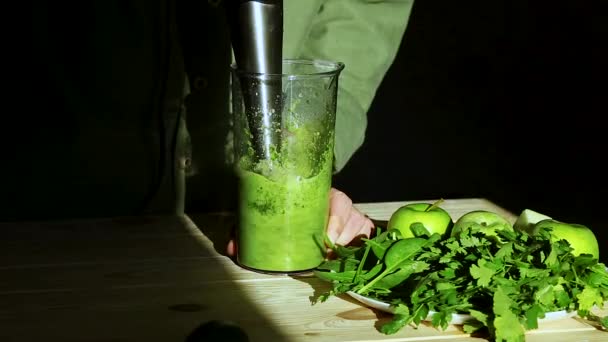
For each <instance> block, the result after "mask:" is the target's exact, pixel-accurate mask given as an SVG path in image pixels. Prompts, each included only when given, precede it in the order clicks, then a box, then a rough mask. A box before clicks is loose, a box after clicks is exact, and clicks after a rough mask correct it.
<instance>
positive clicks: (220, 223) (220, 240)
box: [188, 212, 236, 256]
mask: <svg viewBox="0 0 608 342" xmlns="http://www.w3.org/2000/svg"><path fill="white" fill-rule="evenodd" d="M188 216H189V217H190V219H191V220H192V222H194V224H195V225H196V227H197V228H198V229H199V230H200V231H201V232H202V233H203V235H205V236H206V237H207V238H208V239H209V240H210V241H211V242H212V243H213V248H214V249H215V251H216V252H217V253H218V254H220V255H224V256H227V253H226V247H227V246H228V242H229V241H230V239H232V238H234V233H235V229H236V216H235V215H234V214H233V213H230V212H222V213H212V214H190V215H188Z"/></svg>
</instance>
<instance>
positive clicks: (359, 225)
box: [335, 208, 373, 246]
mask: <svg viewBox="0 0 608 342" xmlns="http://www.w3.org/2000/svg"><path fill="white" fill-rule="evenodd" d="M372 227H373V224H372V222H371V220H370V219H368V218H367V217H365V215H363V214H362V213H361V212H359V211H358V210H357V209H355V208H353V209H352V210H351V213H350V217H349V219H348V221H347V222H346V224H345V225H344V228H343V229H342V232H341V234H340V236H339V237H338V239H337V240H336V242H335V243H336V244H338V245H342V246H345V245H348V244H349V243H351V242H352V241H353V240H355V238H357V237H360V236H365V237H369V235H370V233H371V230H372Z"/></svg>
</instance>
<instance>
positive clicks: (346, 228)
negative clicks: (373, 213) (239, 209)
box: [226, 188, 374, 256]
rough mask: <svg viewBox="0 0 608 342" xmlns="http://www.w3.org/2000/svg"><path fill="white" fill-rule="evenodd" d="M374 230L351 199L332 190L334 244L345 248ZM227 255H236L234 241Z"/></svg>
mask: <svg viewBox="0 0 608 342" xmlns="http://www.w3.org/2000/svg"><path fill="white" fill-rule="evenodd" d="M372 228H374V224H373V223H372V221H371V220H370V219H369V218H368V217H366V216H365V215H363V213H361V212H360V211H359V210H357V208H355V207H353V201H352V200H351V199H350V197H348V196H347V195H346V194H345V193H343V192H342V191H340V190H337V189H335V188H331V191H330V193H329V221H328V224H327V236H328V237H329V239H330V240H331V242H332V243H334V244H337V245H342V246H345V245H348V244H349V243H351V242H352V241H353V240H354V239H355V238H357V237H361V236H364V237H368V238H369V236H370V234H371V231H372ZM226 253H227V254H228V255H229V256H234V255H235V254H236V243H235V241H234V239H230V241H229V242H228V245H227V246H226Z"/></svg>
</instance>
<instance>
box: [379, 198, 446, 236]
mask: <svg viewBox="0 0 608 342" xmlns="http://www.w3.org/2000/svg"><path fill="white" fill-rule="evenodd" d="M416 222H419V223H422V225H423V226H424V227H425V228H426V229H427V230H428V231H429V232H430V233H431V234H433V233H438V234H440V235H444V234H445V233H446V231H447V230H448V228H450V226H451V225H452V217H451V216H450V214H448V212H447V211H445V210H444V209H443V208H441V207H439V206H437V204H430V203H410V204H406V205H404V206H402V207H400V208H399V209H397V210H396V211H395V212H394V213H393V214H392V215H391V218H390V220H389V221H388V225H387V228H388V229H398V230H399V231H400V232H401V235H402V236H403V237H404V238H408V237H414V233H412V231H411V230H410V226H411V225H412V224H413V223H416Z"/></svg>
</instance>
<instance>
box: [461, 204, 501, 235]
mask: <svg viewBox="0 0 608 342" xmlns="http://www.w3.org/2000/svg"><path fill="white" fill-rule="evenodd" d="M471 227H477V228H479V230H480V231H481V232H482V233H484V234H486V235H488V236H497V234H496V231H497V230H504V229H508V230H511V231H512V230H513V226H511V223H510V222H509V221H507V219H505V218H504V217H502V216H500V215H499V214H497V213H495V212H492V211H488V210H474V211H470V212H468V213H466V214H464V215H462V216H461V217H460V218H459V219H458V220H456V223H454V228H452V233H451V235H452V236H454V235H456V234H458V233H460V232H462V231H464V230H467V229H469V228H471Z"/></svg>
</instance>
